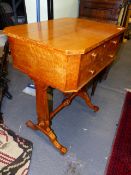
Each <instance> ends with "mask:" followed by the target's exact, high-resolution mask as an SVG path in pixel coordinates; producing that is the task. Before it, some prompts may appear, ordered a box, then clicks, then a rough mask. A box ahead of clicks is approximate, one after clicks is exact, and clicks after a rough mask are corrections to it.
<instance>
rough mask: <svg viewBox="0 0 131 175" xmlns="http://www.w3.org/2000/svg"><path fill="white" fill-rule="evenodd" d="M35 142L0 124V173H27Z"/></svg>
mask: <svg viewBox="0 0 131 175" xmlns="http://www.w3.org/2000/svg"><path fill="white" fill-rule="evenodd" d="M32 149H33V144H32V143H31V142H30V141H28V140H26V139H24V138H22V137H20V136H18V135H16V134H15V133H14V132H13V131H12V130H10V129H9V128H7V127H6V126H5V125H4V124H0V175H27V174H28V171H29V164H30V160H31V155H32Z"/></svg>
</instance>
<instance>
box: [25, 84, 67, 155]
mask: <svg viewBox="0 0 131 175" xmlns="http://www.w3.org/2000/svg"><path fill="white" fill-rule="evenodd" d="M35 87H36V109H37V116H38V123H37V124H34V123H33V122H32V121H30V120H29V121H28V122H27V123H26V125H27V126H28V127H30V128H32V129H34V130H40V131H41V132H42V133H44V134H45V135H47V136H48V138H49V139H50V141H51V142H52V144H53V145H54V146H55V147H56V148H57V149H58V150H59V151H60V153H62V154H65V153H66V152H67V148H66V147H64V146H62V145H61V144H60V143H59V142H58V140H57V137H56V135H55V133H54V131H53V130H52V129H51V119H50V116H49V109H48V98H47V88H48V87H47V86H46V85H45V86H42V85H41V83H38V82H35Z"/></svg>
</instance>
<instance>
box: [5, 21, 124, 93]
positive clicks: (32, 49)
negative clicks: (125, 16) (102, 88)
mask: <svg viewBox="0 0 131 175" xmlns="http://www.w3.org/2000/svg"><path fill="white" fill-rule="evenodd" d="M4 32H5V33H6V34H7V35H8V36H9V42H10V48H11V53H12V56H13V62H14V66H15V67H16V68H18V69H20V70H21V71H23V72H24V73H26V74H28V75H29V76H30V77H31V78H32V79H34V80H37V81H39V82H40V83H44V84H47V85H49V86H52V87H54V88H57V89H59V90H61V91H63V92H76V91H78V90H79V89H81V87H83V86H84V85H85V84H87V83H88V82H89V81H90V80H91V79H92V78H93V77H94V76H96V75H97V74H98V73H99V72H100V71H101V70H103V69H104V68H105V67H106V66H108V65H109V64H110V63H111V62H112V61H113V59H114V56H115V53H116V50H117V48H118V45H119V41H120V36H121V35H122V33H123V32H124V28H121V27H118V26H116V25H113V24H106V23H100V22H95V21H90V20H87V19H79V18H63V19H56V20H49V21H44V22H40V23H32V24H24V25H19V26H13V27H7V28H6V29H5V30H4Z"/></svg>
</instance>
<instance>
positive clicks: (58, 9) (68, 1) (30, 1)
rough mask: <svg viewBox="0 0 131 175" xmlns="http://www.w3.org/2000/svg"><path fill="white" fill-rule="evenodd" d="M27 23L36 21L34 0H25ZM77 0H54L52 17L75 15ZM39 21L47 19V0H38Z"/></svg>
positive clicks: (76, 13) (76, 14)
mask: <svg viewBox="0 0 131 175" xmlns="http://www.w3.org/2000/svg"><path fill="white" fill-rule="evenodd" d="M25 5H26V12H27V20H28V23H31V22H36V0H25ZM78 7H79V3H78V0H54V18H61V17H77V16H78ZM40 9H41V21H43V20H47V19H48V14H47V0H40Z"/></svg>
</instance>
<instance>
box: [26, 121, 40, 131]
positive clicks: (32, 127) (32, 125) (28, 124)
mask: <svg viewBox="0 0 131 175" xmlns="http://www.w3.org/2000/svg"><path fill="white" fill-rule="evenodd" d="M26 126H27V127H29V128H31V129H33V130H38V128H37V127H36V125H35V124H34V123H33V122H32V121H31V120H28V121H27V122H26Z"/></svg>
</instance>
